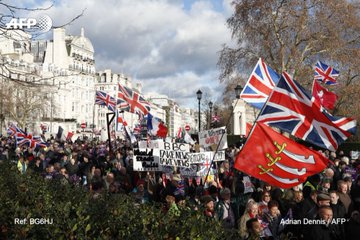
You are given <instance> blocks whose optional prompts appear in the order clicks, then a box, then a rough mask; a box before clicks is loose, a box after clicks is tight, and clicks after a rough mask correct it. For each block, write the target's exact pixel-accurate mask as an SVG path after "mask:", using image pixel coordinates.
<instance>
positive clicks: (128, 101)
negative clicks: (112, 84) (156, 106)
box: [117, 83, 150, 115]
mask: <svg viewBox="0 0 360 240" xmlns="http://www.w3.org/2000/svg"><path fill="white" fill-rule="evenodd" d="M118 85H119V91H118V99H117V105H118V107H119V108H120V109H122V110H126V111H129V112H132V113H137V114H139V115H146V114H147V113H148V112H149V111H150V104H149V103H148V102H147V101H146V100H145V99H144V98H143V97H142V96H140V94H138V93H137V92H135V91H133V90H131V89H129V88H127V87H125V86H122V85H121V84H120V83H119V84H118Z"/></svg>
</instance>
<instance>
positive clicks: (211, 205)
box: [201, 195, 215, 218]
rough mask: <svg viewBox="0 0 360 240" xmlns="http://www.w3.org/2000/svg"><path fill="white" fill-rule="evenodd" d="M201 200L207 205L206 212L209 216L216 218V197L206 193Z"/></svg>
mask: <svg viewBox="0 0 360 240" xmlns="http://www.w3.org/2000/svg"><path fill="white" fill-rule="evenodd" d="M201 202H202V204H203V206H204V207H205V210H204V214H205V216H206V217H208V218H214V216H215V211H214V210H215V204H214V199H213V198H212V197H211V196H210V195H205V196H202V197H201Z"/></svg>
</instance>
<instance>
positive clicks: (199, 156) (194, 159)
mask: <svg viewBox="0 0 360 240" xmlns="http://www.w3.org/2000/svg"><path fill="white" fill-rule="evenodd" d="M214 155H215V157H214ZM188 158H189V162H190V164H195V163H203V162H205V160H206V159H208V160H209V161H212V160H213V159H214V162H219V161H225V151H218V152H217V153H216V154H215V152H199V153H189V155H188Z"/></svg>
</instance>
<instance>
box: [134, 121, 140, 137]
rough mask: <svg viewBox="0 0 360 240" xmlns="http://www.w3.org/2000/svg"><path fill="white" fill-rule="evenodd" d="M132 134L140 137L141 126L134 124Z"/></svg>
mask: <svg viewBox="0 0 360 240" xmlns="http://www.w3.org/2000/svg"><path fill="white" fill-rule="evenodd" d="M133 132H134V134H135V135H140V133H141V125H140V124H135V126H134V131H133Z"/></svg>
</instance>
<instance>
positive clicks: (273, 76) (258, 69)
mask: <svg viewBox="0 0 360 240" xmlns="http://www.w3.org/2000/svg"><path fill="white" fill-rule="evenodd" d="M279 78H280V76H279V75H278V74H277V73H276V72H275V71H274V70H273V69H271V68H270V67H269V66H267V65H266V64H265V62H264V61H263V60H262V59H261V58H260V59H259V61H258V62H257V64H256V66H255V68H254V70H253V72H252V73H251V75H250V77H249V80H248V81H247V83H246V84H245V86H244V89H243V90H242V92H241V94H240V98H241V99H243V100H244V101H246V102H247V103H249V104H251V105H252V106H254V107H256V108H260V109H261V108H262V106H263V105H264V104H265V102H266V100H267V99H268V97H269V95H270V93H271V91H272V89H273V88H274V87H275V85H276V83H277V82H278V81H279Z"/></svg>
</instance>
